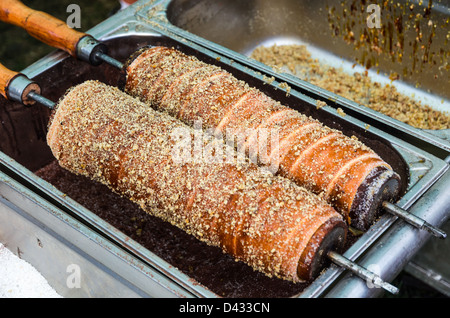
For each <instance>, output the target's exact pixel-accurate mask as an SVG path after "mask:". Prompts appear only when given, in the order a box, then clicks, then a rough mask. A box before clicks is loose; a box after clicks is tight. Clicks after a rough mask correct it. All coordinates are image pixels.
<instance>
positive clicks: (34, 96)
mask: <svg viewBox="0 0 450 318" xmlns="http://www.w3.org/2000/svg"><path fill="white" fill-rule="evenodd" d="M27 97H28V98H31V99H32V100H34V101H35V102H37V103H39V104H42V105H44V106H46V107H48V108H50V109H53V108H55V103H54V102H52V101H51V100H49V99H47V98H45V97H44V96H41V95H39V94H38V93H36V92H35V91H31V92H29V93H28V96H27Z"/></svg>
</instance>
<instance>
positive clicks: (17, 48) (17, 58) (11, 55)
mask: <svg viewBox="0 0 450 318" xmlns="http://www.w3.org/2000/svg"><path fill="white" fill-rule="evenodd" d="M0 1H1V0H0ZM22 2H23V3H24V4H25V5H27V6H28V7H30V8H32V9H35V10H39V11H43V12H46V13H48V14H50V15H52V16H54V17H57V18H58V19H60V20H62V21H64V22H65V21H66V20H67V18H68V17H69V16H70V14H71V12H66V11H67V6H68V5H69V4H78V5H79V6H80V8H81V28H80V29H77V30H78V31H82V32H86V31H87V30H89V29H90V28H92V27H93V26H95V25H97V24H98V23H100V22H101V21H103V20H105V19H107V18H108V17H109V16H110V15H111V14H113V13H114V12H116V11H117V10H118V9H120V3H119V1H118V0H23V1H22ZM0 40H1V43H2V45H1V46H0V63H1V64H3V65H5V66H6V67H8V68H10V69H11V70H14V71H21V70H23V69H24V68H25V67H27V66H28V65H30V64H33V63H34V62H36V61H37V60H39V59H40V58H42V57H44V56H45V55H47V54H48V53H50V52H52V51H54V50H55V49H54V48H51V47H49V46H48V45H46V44H42V43H40V42H39V41H38V40H36V39H34V38H32V37H31V36H30V35H29V34H28V33H27V32H26V31H24V30H22V29H21V28H19V27H16V26H12V25H8V24H6V23H4V22H0Z"/></svg>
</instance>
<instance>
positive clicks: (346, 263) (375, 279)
mask: <svg viewBox="0 0 450 318" xmlns="http://www.w3.org/2000/svg"><path fill="white" fill-rule="evenodd" d="M327 255H328V257H329V258H330V259H331V261H333V262H334V263H335V264H336V265H339V266H341V267H343V268H345V269H348V270H349V271H351V272H352V273H354V274H355V275H357V276H358V277H360V278H362V279H364V280H366V281H367V282H370V283H371V284H373V286H375V287H378V288H383V289H384V290H386V291H388V292H390V293H391V294H394V295H396V294H398V292H399V290H398V288H397V287H395V286H393V285H391V284H389V283H387V282H385V281H383V280H382V279H381V277H380V276H378V275H376V274H375V273H373V272H371V271H369V270H367V269H365V268H364V267H361V266H359V265H357V264H355V263H354V262H352V261H350V260H349V259H347V258H345V257H344V256H342V255H339V254H338V253H336V252H334V251H329V252H328V254H327Z"/></svg>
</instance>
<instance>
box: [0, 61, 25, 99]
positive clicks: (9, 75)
mask: <svg viewBox="0 0 450 318" xmlns="http://www.w3.org/2000/svg"><path fill="white" fill-rule="evenodd" d="M18 75H20V73H18V72H14V71H11V70H9V69H7V68H6V67H5V66H3V65H2V64H0V94H2V95H3V96H4V97H5V98H7V99H9V97H8V94H7V91H8V86H9V83H10V82H11V80H12V79H14V78H15V77H16V76H18Z"/></svg>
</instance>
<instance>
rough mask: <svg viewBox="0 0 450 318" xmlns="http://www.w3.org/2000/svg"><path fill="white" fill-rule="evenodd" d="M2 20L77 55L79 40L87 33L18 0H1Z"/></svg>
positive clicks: (0, 15) (0, 16)
mask: <svg viewBox="0 0 450 318" xmlns="http://www.w3.org/2000/svg"><path fill="white" fill-rule="evenodd" d="M0 20H1V21H3V22H6V23H10V24H13V25H16V26H19V27H21V28H23V29H25V30H26V31H27V32H28V33H29V34H30V35H31V36H33V37H35V38H36V39H38V40H40V41H42V42H44V43H46V44H48V45H50V46H52V47H54V48H57V49H61V50H64V51H66V52H67V53H69V54H70V55H72V56H74V57H76V54H77V52H76V47H77V43H78V41H79V40H80V39H81V38H82V37H84V36H86V35H87V34H85V33H82V32H78V31H76V30H74V29H71V28H69V26H67V24H66V23H64V22H63V21H61V20H59V19H57V18H55V17H52V16H51V15H49V14H47V13H44V12H41V11H36V10H33V9H31V8H29V7H27V6H25V5H24V4H23V3H22V2H20V1H18V0H1V1H0Z"/></svg>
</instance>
